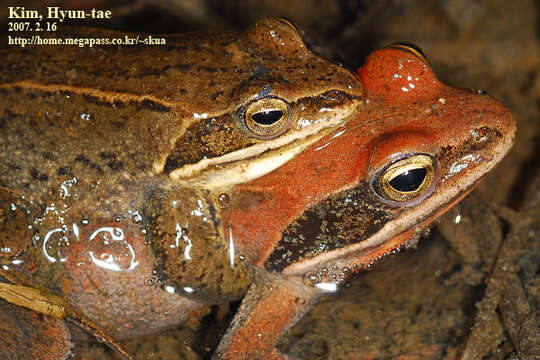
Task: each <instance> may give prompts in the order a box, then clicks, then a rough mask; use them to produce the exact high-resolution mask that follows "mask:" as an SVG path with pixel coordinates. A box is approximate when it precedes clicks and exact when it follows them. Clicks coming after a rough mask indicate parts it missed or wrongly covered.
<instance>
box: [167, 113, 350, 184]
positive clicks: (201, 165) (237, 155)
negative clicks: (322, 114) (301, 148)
mask: <svg viewBox="0 0 540 360" xmlns="http://www.w3.org/2000/svg"><path fill="white" fill-rule="evenodd" d="M340 122H341V120H339V121H336V122H331V123H330V122H321V123H319V124H316V125H313V126H312V127H310V128H309V129H308V130H306V131H300V132H293V133H291V134H289V135H287V136H282V137H279V138H277V139H275V140H271V141H265V142H261V143H258V144H255V145H253V146H250V147H247V148H244V149H240V150H237V151H233V152H230V153H227V154H225V155H223V156H219V157H215V158H210V159H202V160H200V161H199V162H197V163H195V164H188V165H185V166H183V167H181V168H179V169H176V170H174V171H172V172H171V173H170V175H169V176H170V177H171V179H175V180H182V179H186V178H190V177H192V176H196V174H197V173H199V172H201V171H203V170H204V169H206V168H208V167H210V166H212V165H218V164H223V163H231V162H235V161H239V160H243V159H249V158H251V157H254V156H256V155H259V154H262V153H264V152H265V151H267V150H274V149H279V148H281V147H285V146H287V145H288V144H290V143H292V142H294V141H295V140H298V139H303V138H308V137H309V136H311V135H314V134H317V133H319V132H321V131H322V130H323V129H325V128H331V127H334V126H335V125H337V124H339V123H340ZM319 138H320V137H316V138H315V140H318V139H319Z"/></svg>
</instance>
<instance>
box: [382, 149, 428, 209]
mask: <svg viewBox="0 0 540 360" xmlns="http://www.w3.org/2000/svg"><path fill="white" fill-rule="evenodd" d="M434 178H435V165H434V160H433V158H432V157H431V156H428V155H424V154H417V155H412V156H409V157H406V158H404V159H401V160H398V161H396V162H394V163H392V164H391V165H390V166H388V167H387V168H386V169H384V171H383V172H382V174H381V175H380V177H379V179H378V184H377V185H376V187H377V191H378V192H379V194H380V195H381V196H383V197H384V198H386V199H388V200H392V201H398V202H405V201H409V200H412V199H416V198H418V197H420V196H422V195H424V194H425V193H426V192H427V191H428V189H430V188H431V184H432V183H433V180H434Z"/></svg>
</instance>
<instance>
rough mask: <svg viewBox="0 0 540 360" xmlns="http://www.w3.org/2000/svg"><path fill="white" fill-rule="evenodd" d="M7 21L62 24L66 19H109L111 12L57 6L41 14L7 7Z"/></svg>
mask: <svg viewBox="0 0 540 360" xmlns="http://www.w3.org/2000/svg"><path fill="white" fill-rule="evenodd" d="M8 10H9V15H8V19H10V20H27V19H32V20H38V21H41V20H43V19H46V20H57V21H59V22H63V21H64V20H66V19H110V18H111V17H112V12H111V10H98V9H92V10H88V11H85V10H64V9H61V8H60V7H59V6H47V7H46V8H45V13H44V14H42V13H41V12H40V11H39V10H28V9H26V8H25V7H24V6H9V7H8Z"/></svg>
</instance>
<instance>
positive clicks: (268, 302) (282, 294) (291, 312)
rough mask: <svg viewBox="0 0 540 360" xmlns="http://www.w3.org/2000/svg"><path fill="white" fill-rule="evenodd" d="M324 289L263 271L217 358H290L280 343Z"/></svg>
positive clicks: (293, 278) (236, 316) (245, 298)
mask: <svg viewBox="0 0 540 360" xmlns="http://www.w3.org/2000/svg"><path fill="white" fill-rule="evenodd" d="M321 293H322V292H321V291H320V290H319V289H317V288H314V287H312V286H308V285H306V284H304V282H303V280H302V278H301V277H286V276H284V275H282V274H275V273H266V272H264V273H262V272H261V273H259V274H257V275H256V279H255V281H254V282H253V284H251V286H250V287H249V289H248V292H247V294H246V296H245V297H244V300H243V301H242V304H241V306H240V308H239V309H238V312H237V313H236V315H235V316H234V319H233V321H232V323H231V325H230V326H229V330H228V331H227V333H226V334H225V336H224V337H223V339H222V340H221V343H220V344H219V347H218V349H217V352H216V354H215V355H214V357H213V359H214V360H233V359H234V360H243V359H244V360H248V359H249V360H255V359H267V360H286V359H289V358H288V357H287V356H286V355H284V354H281V353H280V352H279V351H278V350H277V348H276V345H277V344H278V341H279V338H280V337H281V335H283V334H284V333H285V331H287V329H289V328H290V327H291V326H293V325H294V324H295V323H296V322H297V321H298V320H299V319H300V318H301V317H302V316H303V315H304V314H305V313H306V312H307V311H308V310H309V309H310V307H311V306H312V305H313V304H314V303H315V302H316V300H317V299H318V297H319V295H320V294H321Z"/></svg>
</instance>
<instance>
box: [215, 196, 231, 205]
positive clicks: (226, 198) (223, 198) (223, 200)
mask: <svg viewBox="0 0 540 360" xmlns="http://www.w3.org/2000/svg"><path fill="white" fill-rule="evenodd" d="M218 202H219V205H220V206H221V207H222V208H225V207H227V206H229V205H230V198H229V195H227V194H220V195H219V197H218Z"/></svg>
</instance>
